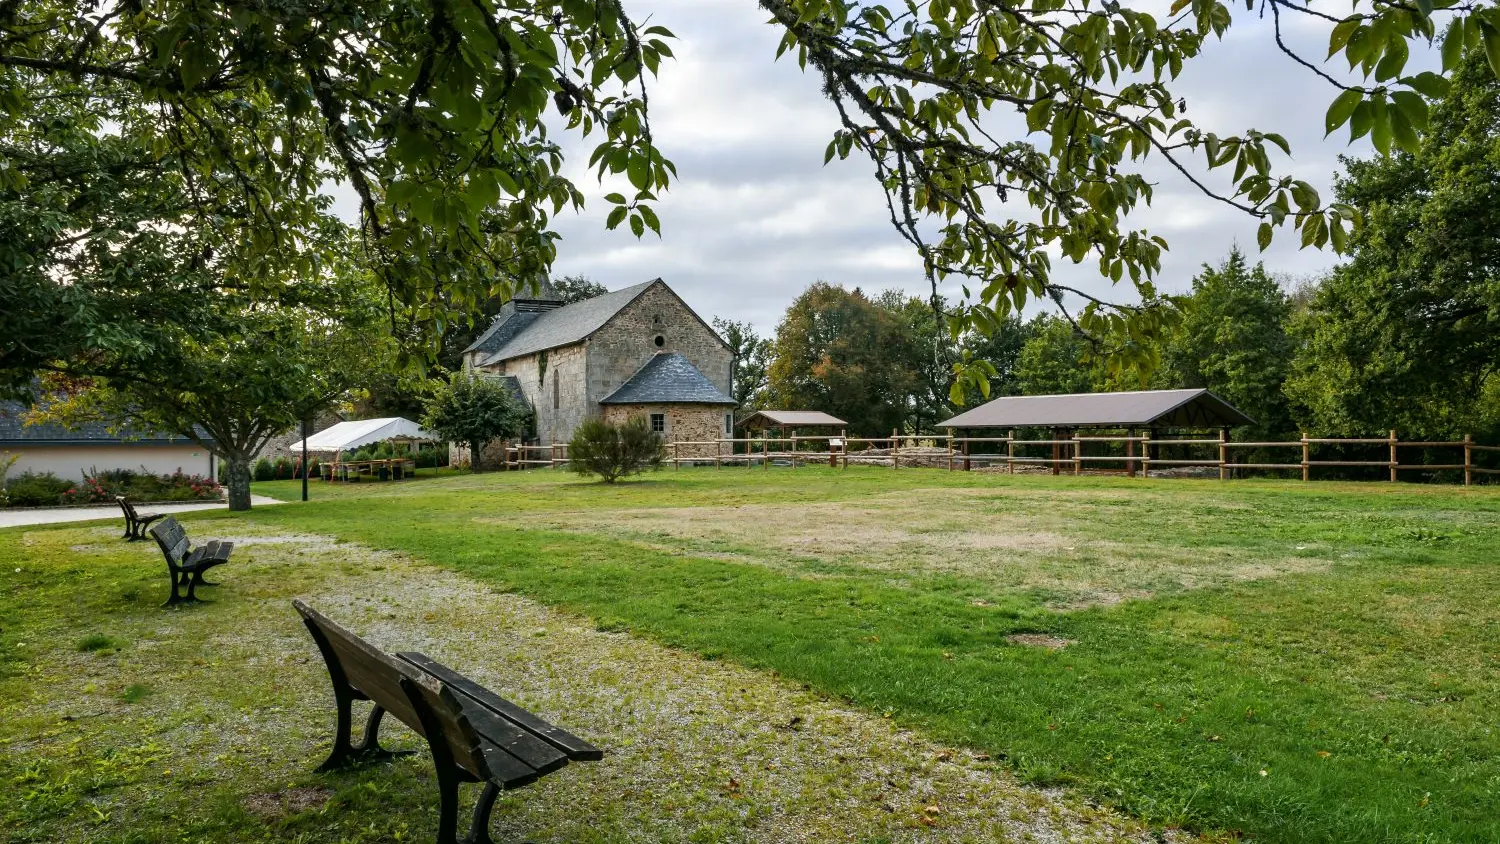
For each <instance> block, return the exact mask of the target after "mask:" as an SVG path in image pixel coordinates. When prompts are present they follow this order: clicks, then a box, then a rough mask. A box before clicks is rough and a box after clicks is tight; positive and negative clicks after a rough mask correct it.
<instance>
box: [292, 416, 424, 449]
mask: <svg viewBox="0 0 1500 844" xmlns="http://www.w3.org/2000/svg"><path fill="white" fill-rule="evenodd" d="M387 440H394V441H396V442H408V443H409V442H436V441H437V440H438V435H437V434H434V433H432V432H431V431H429V430H427V429H425V428H423V427H422V426H421V425H418V424H417V423H415V422H413V421H411V420H410V419H403V418H401V417H400V416H390V417H386V418H385V419H361V420H359V421H357V422H340V423H338V424H337V425H334V426H333V427H331V428H327V429H325V430H322V431H319V432H318V433H316V434H313V435H312V436H310V437H308V438H307V450H308V451H319V452H328V451H348V450H350V449H354V448H359V447H360V446H364V445H370V444H371V443H379V442H385V441H387ZM288 450H289V451H291V452H294V453H295V452H299V451H301V450H302V441H301V440H298V441H297V442H294V443H292V444H291V446H289V447H288Z"/></svg>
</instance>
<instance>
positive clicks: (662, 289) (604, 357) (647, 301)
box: [587, 284, 734, 405]
mask: <svg viewBox="0 0 1500 844" xmlns="http://www.w3.org/2000/svg"><path fill="white" fill-rule="evenodd" d="M657 337H661V338H662V345H661V346H657V345H656V338H657ZM659 351H668V352H677V353H678V354H680V355H682V356H683V357H685V358H687V359H688V362H689V363H691V364H692V365H693V366H695V367H697V369H698V371H699V372H702V373H703V375H704V376H705V377H706V378H708V380H710V381H712V382H713V384H714V386H716V387H718V388H719V389H720V390H722V391H723V393H724V395H726V396H728V395H733V392H732V390H731V389H730V387H731V385H730V378H731V377H732V370H733V367H734V356H733V355H732V354H730V352H729V349H728V348H726V347H725V346H724V344H723V343H722V342H720V341H719V338H718V337H717V335H715V334H714V332H713V331H712V330H710V329H709V328H708V327H707V326H705V325H704V324H703V323H702V322H701V321H699V319H698V317H697V316H696V315H695V314H694V313H693V311H692V310H691V309H690V308H688V306H687V305H686V304H685V303H684V302H683V301H682V300H681V299H679V298H677V295H676V294H675V293H673V292H672V291H671V290H670V289H669V288H668V287H667V286H666V285H665V284H654V285H652V286H651V287H650V288H648V289H647V290H646V291H645V292H644V293H642V294H641V295H640V296H638V297H636V300H635V301H634V302H631V303H630V304H629V305H626V306H625V307H624V308H622V309H620V312H619V313H617V314H615V316H614V318H613V319H611V320H610V321H609V322H607V323H605V324H604V326H603V327H602V328H600V329H599V330H598V331H597V332H595V334H594V336H593V338H592V339H591V340H590V341H589V353H588V396H587V401H588V403H589V404H590V405H594V404H596V403H597V402H598V401H599V400H600V399H603V398H604V397H605V396H608V395H609V394H610V393H612V392H614V391H615V390H616V389H618V388H619V386H620V385H621V384H623V383H625V382H626V381H628V380H629V379H630V376H632V375H634V374H635V373H636V371H637V370H639V369H640V368H641V367H643V366H645V365H646V362H647V361H649V360H651V358H652V356H654V355H655V354H656V353H657V352H659Z"/></svg>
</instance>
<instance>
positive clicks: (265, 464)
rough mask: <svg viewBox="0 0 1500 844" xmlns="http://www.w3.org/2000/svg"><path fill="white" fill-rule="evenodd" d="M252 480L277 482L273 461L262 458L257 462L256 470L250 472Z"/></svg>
mask: <svg viewBox="0 0 1500 844" xmlns="http://www.w3.org/2000/svg"><path fill="white" fill-rule="evenodd" d="M250 478H251V480H256V481H274V480H276V467H275V466H273V465H272V464H271V461H269V460H267V459H266V458H264V457H262V458H261V459H259V460H257V461H255V468H253V469H251V470H250Z"/></svg>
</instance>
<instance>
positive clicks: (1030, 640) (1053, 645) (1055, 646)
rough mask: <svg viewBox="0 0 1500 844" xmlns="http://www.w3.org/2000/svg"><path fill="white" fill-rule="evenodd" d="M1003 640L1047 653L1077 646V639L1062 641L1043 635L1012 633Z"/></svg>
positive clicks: (1055, 637)
mask: <svg viewBox="0 0 1500 844" xmlns="http://www.w3.org/2000/svg"><path fill="white" fill-rule="evenodd" d="M1005 638H1006V639H1008V640H1009V641H1010V642H1011V643H1012V644H1016V645H1026V646H1027V647H1031V648H1046V649H1047V650H1049V651H1060V650H1062V649H1063V648H1066V647H1067V646H1069V645H1076V644H1078V640H1077V639H1062V638H1059V637H1057V636H1048V635H1047V634H1045V633H1012V634H1010V635H1009V636H1006V637H1005Z"/></svg>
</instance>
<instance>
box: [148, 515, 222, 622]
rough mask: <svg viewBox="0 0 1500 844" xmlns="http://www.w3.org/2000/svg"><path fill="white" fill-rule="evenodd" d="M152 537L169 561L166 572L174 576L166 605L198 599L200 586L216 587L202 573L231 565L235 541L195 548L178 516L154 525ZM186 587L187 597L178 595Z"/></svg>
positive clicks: (207, 544)
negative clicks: (224, 565) (218, 566)
mask: <svg viewBox="0 0 1500 844" xmlns="http://www.w3.org/2000/svg"><path fill="white" fill-rule="evenodd" d="M150 533H151V537H152V538H153V539H155V540H156V544H157V545H158V546H160V547H161V554H162V556H163V557H166V558H167V573H168V574H170V575H171V576H172V597H170V598H168V599H167V606H172V605H173V604H180V603H183V602H186V601H197V600H199V598H198V596H197V594H196V590H197V589H198V587H199V586H216V585H218V584H214V583H209V582H208V581H206V580H204V579H203V573H204V572H206V571H208V570H209V569H211V568H213V567H214V566H217V565H219V564H221V563H227V562H229V552H230V551H233V550H234V543H233V542H208V543H206V544H204V545H199V546H198V547H197V548H194V547H193V545H192V543H191V542H188V538H187V531H184V530H183V529H182V524H181V523H180V522H178V521H177V518H176V517H175V516H168V517H167V519H166V521H164V522H161V523H160V524H155V525H152V526H151V530H150ZM181 586H186V587H187V594H186V595H181V594H179V593H178V591H177V590H178V587H181Z"/></svg>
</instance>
